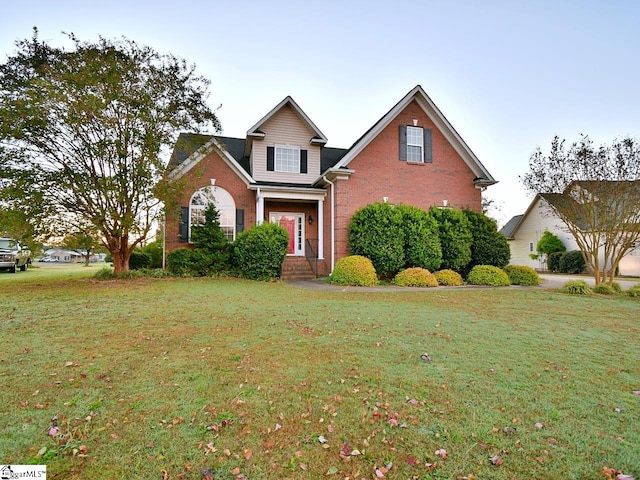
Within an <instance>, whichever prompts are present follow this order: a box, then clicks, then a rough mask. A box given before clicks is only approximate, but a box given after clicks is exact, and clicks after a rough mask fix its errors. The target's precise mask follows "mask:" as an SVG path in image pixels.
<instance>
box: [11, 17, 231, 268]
mask: <svg viewBox="0 0 640 480" xmlns="http://www.w3.org/2000/svg"><path fill="white" fill-rule="evenodd" d="M67 37H68V39H69V40H70V41H71V45H72V48H70V49H65V48H62V47H56V46H53V45H51V44H49V43H47V42H46V41H40V40H39V38H38V32H37V29H34V33H33V36H32V38H31V39H25V40H20V41H18V42H16V46H17V51H16V52H15V53H14V54H13V55H12V56H9V57H8V58H7V60H6V62H5V63H3V64H2V65H0V119H1V120H0V122H1V123H0V148H2V150H3V151H4V152H5V154H6V155H8V157H9V158H12V159H19V162H20V163H19V165H15V164H14V165H10V166H11V167H12V168H11V169H10V172H9V173H14V174H18V172H19V175H18V176H17V179H16V181H25V179H27V180H28V181H29V182H30V185H32V186H34V188H33V189H29V190H26V191H20V190H16V189H14V190H13V197H12V198H11V199H10V200H12V201H14V202H22V203H24V204H26V205H28V204H34V203H35V202H39V203H40V205H41V206H42V208H43V209H44V210H47V211H48V213H50V214H51V216H50V217H49V218H48V222H49V224H53V223H56V224H57V225H58V226H59V227H61V228H62V230H63V233H64V229H65V228H66V227H67V226H68V228H70V229H74V228H76V227H77V226H79V225H83V224H88V225H90V226H93V227H95V229H96V230H97V231H98V232H99V234H100V237H101V241H102V242H103V243H104V246H105V247H106V248H107V249H108V250H109V252H110V253H111V255H112V256H113V262H114V268H115V273H116V274H118V273H120V272H122V271H126V270H128V268H129V265H128V263H129V256H130V255H131V252H132V251H133V250H134V248H135V247H136V246H138V245H140V244H141V243H142V242H144V240H145V238H146V237H147V235H148V234H149V232H150V230H151V229H152V228H153V227H154V222H155V221H156V220H157V219H158V216H159V215H160V213H161V203H160V200H161V199H162V200H165V201H167V202H168V201H169V199H170V198H171V196H172V195H171V194H172V191H175V190H176V189H177V188H178V184H176V183H173V184H169V183H168V182H163V181H162V173H163V172H164V170H165V164H164V162H163V161H162V160H161V158H160V154H161V152H164V150H165V149H166V148H167V147H168V146H169V145H170V144H171V143H172V142H173V140H174V139H175V134H176V132H177V131H178V130H179V129H187V130H195V131H201V130H203V129H204V130H206V129H213V130H216V131H218V130H219V129H220V124H219V121H218V118H217V117H216V114H215V111H214V110H212V109H211V108H210V107H209V105H208V104H207V98H208V87H209V82H208V81H207V80H206V79H204V78H202V77H200V76H196V74H195V67H194V66H191V65H188V64H187V63H186V62H185V61H184V60H182V59H179V58H176V57H174V56H172V55H161V54H159V53H157V52H155V51H154V50H153V49H151V48H150V47H147V46H141V45H138V44H137V43H136V42H134V41H132V40H128V39H121V40H117V41H112V40H108V39H105V38H102V37H100V38H99V39H98V41H96V42H83V41H80V40H79V39H78V38H76V37H75V36H74V35H73V34H68V35H67ZM16 161H18V160H14V162H16ZM34 192H36V193H38V195H40V198H39V199H37V200H36V199H35V198H30V197H29V194H33V193H34ZM20 197H21V199H20ZM52 212H55V214H53V213H52Z"/></svg>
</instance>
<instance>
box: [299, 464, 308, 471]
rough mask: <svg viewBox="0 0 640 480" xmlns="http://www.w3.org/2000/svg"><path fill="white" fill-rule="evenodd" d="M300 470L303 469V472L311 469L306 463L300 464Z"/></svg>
mask: <svg viewBox="0 0 640 480" xmlns="http://www.w3.org/2000/svg"><path fill="white" fill-rule="evenodd" d="M300 468H301V469H302V470H307V469H308V468H309V466H308V465H307V464H306V463H301V464H300Z"/></svg>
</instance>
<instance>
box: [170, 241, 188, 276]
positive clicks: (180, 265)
mask: <svg viewBox="0 0 640 480" xmlns="http://www.w3.org/2000/svg"><path fill="white" fill-rule="evenodd" d="M192 259H193V250H191V249H190V248H186V247H185V248H178V249H176V250H172V251H171V252H169V253H168V254H167V269H168V270H169V272H170V273H171V274H172V275H176V276H179V277H183V276H192V275H194V273H193V270H192V269H191V262H192Z"/></svg>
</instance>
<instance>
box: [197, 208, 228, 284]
mask: <svg viewBox="0 0 640 480" xmlns="http://www.w3.org/2000/svg"><path fill="white" fill-rule="evenodd" d="M219 219H220V214H219V213H218V209H217V208H216V206H215V204H214V203H210V204H209V205H208V206H207V208H206V209H205V211H204V223H202V224H200V225H193V226H192V227H191V241H192V242H193V245H194V247H195V249H194V255H193V259H192V261H193V265H192V269H193V270H194V271H195V272H196V273H197V274H198V275H201V276H206V275H212V274H215V273H221V272H224V271H225V270H227V269H228V268H229V260H230V254H229V251H230V245H229V242H228V241H227V237H226V235H225V233H224V231H223V230H222V228H220V220H219Z"/></svg>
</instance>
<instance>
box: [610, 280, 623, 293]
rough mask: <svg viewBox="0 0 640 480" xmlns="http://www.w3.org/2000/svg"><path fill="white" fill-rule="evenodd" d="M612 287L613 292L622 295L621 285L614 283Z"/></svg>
mask: <svg viewBox="0 0 640 480" xmlns="http://www.w3.org/2000/svg"><path fill="white" fill-rule="evenodd" d="M611 287H612V288H613V290H614V291H615V292H616V293H622V287H621V286H620V284H619V283H618V282H613V283H612V284H611Z"/></svg>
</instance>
